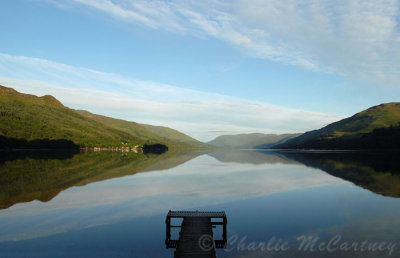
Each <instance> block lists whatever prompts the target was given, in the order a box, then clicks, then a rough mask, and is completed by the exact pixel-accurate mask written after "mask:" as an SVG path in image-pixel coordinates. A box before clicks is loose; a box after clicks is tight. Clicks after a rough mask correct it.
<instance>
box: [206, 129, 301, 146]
mask: <svg viewBox="0 0 400 258" xmlns="http://www.w3.org/2000/svg"><path fill="white" fill-rule="evenodd" d="M299 135H300V134H262V133H251V134H236V135H221V136H218V137H217V138H215V139H214V140H212V141H209V142H208V144H210V145H212V146H217V147H225V148H236V149H253V148H268V147H271V146H273V145H275V144H277V143H282V142H285V141H287V140H289V139H291V138H293V137H296V136H299Z"/></svg>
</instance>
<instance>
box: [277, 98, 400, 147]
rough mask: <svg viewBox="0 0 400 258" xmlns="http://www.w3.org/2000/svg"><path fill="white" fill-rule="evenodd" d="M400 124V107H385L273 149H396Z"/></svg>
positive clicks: (334, 124) (294, 139)
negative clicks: (395, 143)
mask: <svg viewBox="0 0 400 258" xmlns="http://www.w3.org/2000/svg"><path fill="white" fill-rule="evenodd" d="M399 124H400V103H398V102H394V103H387V104H381V105H379V106H374V107H371V108H369V109H367V110H364V111H362V112H360V113H357V114H355V115H353V116H351V117H349V118H346V119H343V120H340V121H338V122H335V123H332V124H329V125H327V126H325V127H323V128H321V129H319V130H314V131H310V132H306V133H305V134H303V135H301V136H299V137H296V138H293V139H291V140H288V141H287V142H285V143H283V144H278V145H275V146H273V147H274V148H283V149H286V148H294V149H303V148H304V149H312V148H315V149H352V148H355V149H364V148H395V147H396V146H395V145H393V143H394V142H396V141H397V138H398V137H399V136H400V135H398V130H397V127H398V126H399ZM386 136H389V137H386ZM398 147H399V146H397V148H398Z"/></svg>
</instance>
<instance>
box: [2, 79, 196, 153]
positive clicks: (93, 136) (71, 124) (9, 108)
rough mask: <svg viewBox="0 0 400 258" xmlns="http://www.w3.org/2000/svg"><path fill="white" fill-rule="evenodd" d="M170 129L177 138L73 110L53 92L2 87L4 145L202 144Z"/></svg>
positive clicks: (136, 124) (170, 145) (122, 121)
mask: <svg viewBox="0 0 400 258" xmlns="http://www.w3.org/2000/svg"><path fill="white" fill-rule="evenodd" d="M165 130H167V129H165ZM169 130H170V131H173V132H175V135H174V137H171V138H168V137H169V136H168V134H163V133H161V132H159V133H157V132H156V130H149V129H147V128H145V127H144V126H142V125H140V124H138V123H135V122H129V121H125V120H120V119H114V118H110V117H106V116H101V115H95V114H92V113H90V112H87V111H83V110H73V109H70V108H68V107H65V106H64V105H63V104H62V103H61V102H60V101H58V100H57V99H55V98H54V97H52V96H50V95H46V96H43V97H37V96H34V95H30V94H23V93H19V92H17V91H15V90H14V89H11V88H7V87H3V86H0V148H7V147H12V148H14V147H26V146H28V147H32V146H33V147H38V146H39V147H40V144H42V143H43V144H45V146H50V147H51V146H53V145H57V144H61V147H62V144H65V146H71V144H74V145H76V146H80V147H134V146H136V145H144V144H156V143H160V144H164V145H166V146H168V147H170V148H184V147H193V145H196V146H197V147H198V146H202V143H201V142H199V141H196V140H195V139H193V138H190V137H189V136H186V135H184V134H178V132H177V131H175V130H172V129H169ZM160 131H161V130H160ZM179 137H181V138H180V139H179ZM45 139H46V140H45ZM178 139H179V141H178ZM10 145H11V146H10Z"/></svg>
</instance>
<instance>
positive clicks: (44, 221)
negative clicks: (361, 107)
mask: <svg viewBox="0 0 400 258" xmlns="http://www.w3.org/2000/svg"><path fill="white" fill-rule="evenodd" d="M135 155H136V156H135ZM26 156H27V157H25V158H24V157H21V155H20V156H19V157H17V158H10V157H8V158H6V159H3V160H1V163H0V186H1V190H0V202H1V203H0V205H1V206H0V207H1V208H2V209H0V230H1V231H0V257H57V256H61V257H173V250H171V249H165V246H164V240H165V215H166V213H167V212H168V210H170V209H171V210H218V211H219V210H224V211H225V212H226V214H227V216H228V239H229V242H228V247H227V250H218V251H217V253H218V257H294V256H296V257H399V255H400V231H399V228H400V216H399V215H400V199H398V197H399V196H400V177H399V170H398V162H397V158H394V157H391V156H389V155H386V154H370V153H361V154H360V153H358V154H354V153H274V152H257V151H219V152H215V153H209V154H202V153H184V154H177V155H173V154H171V153H170V154H163V155H160V156H156V155H153V156H151V155H150V156H146V155H142V154H132V153H129V154H123V153H82V154H76V155H73V154H71V155H64V156H63V155H61V157H54V156H52V157H42V158H39V157H38V156H32V155H26ZM39 156H40V155H39ZM214 234H215V235H216V236H217V237H218V236H219V234H220V231H219V230H218V229H216V230H215V232H214ZM174 236H176V232H175V234H174ZM305 238H309V239H310V240H313V241H314V242H312V243H311V242H310V243H311V244H310V245H309V246H304V245H302V240H304V239H305ZM268 243H269V245H268ZM361 246H363V248H365V249H362V250H360V249H361ZM357 248H358V249H357ZM368 248H369V251H368V250H366V249H368ZM373 250H374V251H373Z"/></svg>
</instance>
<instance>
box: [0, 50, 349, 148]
mask: <svg viewBox="0 0 400 258" xmlns="http://www.w3.org/2000/svg"><path fill="white" fill-rule="evenodd" d="M0 84H2V85H6V86H10V87H14V88H15V89H17V90H19V91H21V92H26V93H31V94H36V95H45V94H52V95H54V96H55V97H56V98H58V99H60V100H61V101H62V102H63V103H64V104H66V105H67V106H70V107H73V108H80V109H87V110H89V111H92V112H95V113H100V114H104V115H109V116H113V117H118V118H123V119H127V120H131V121H136V122H141V123H150V124H156V125H164V126H169V127H172V128H175V129H178V130H181V131H183V132H185V133H187V134H189V135H191V136H193V137H195V138H198V139H200V140H210V139H212V138H214V137H216V136H218V135H220V134H222V132H224V131H229V132H232V133H251V132H263V133H287V132H304V131H306V130H311V129H315V128H318V127H321V126H323V125H326V124H328V123H330V122H333V121H336V120H339V119H340V118H341V117H340V116H336V115H331V114H324V113H318V112H311V111H304V110H297V109H290V108H286V107H281V106H274V105H271V104H268V103H263V102H252V101H248V100H244V99H239V98H235V97H230V96H224V95H219V94H214V93H207V92H202V91H195V90H190V89H183V88H180V87H176V86H171V85H166V84H161V83H157V82H151V81H140V80H136V79H134V78H128V77H123V76H120V75H116V74H111V73H104V72H100V71H94V70H90V69H86V68H79V67H73V66H69V65H65V64H60V63H56V62H51V61H48V60H43V59H38V58H30V57H21V56H11V55H7V54H0Z"/></svg>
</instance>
